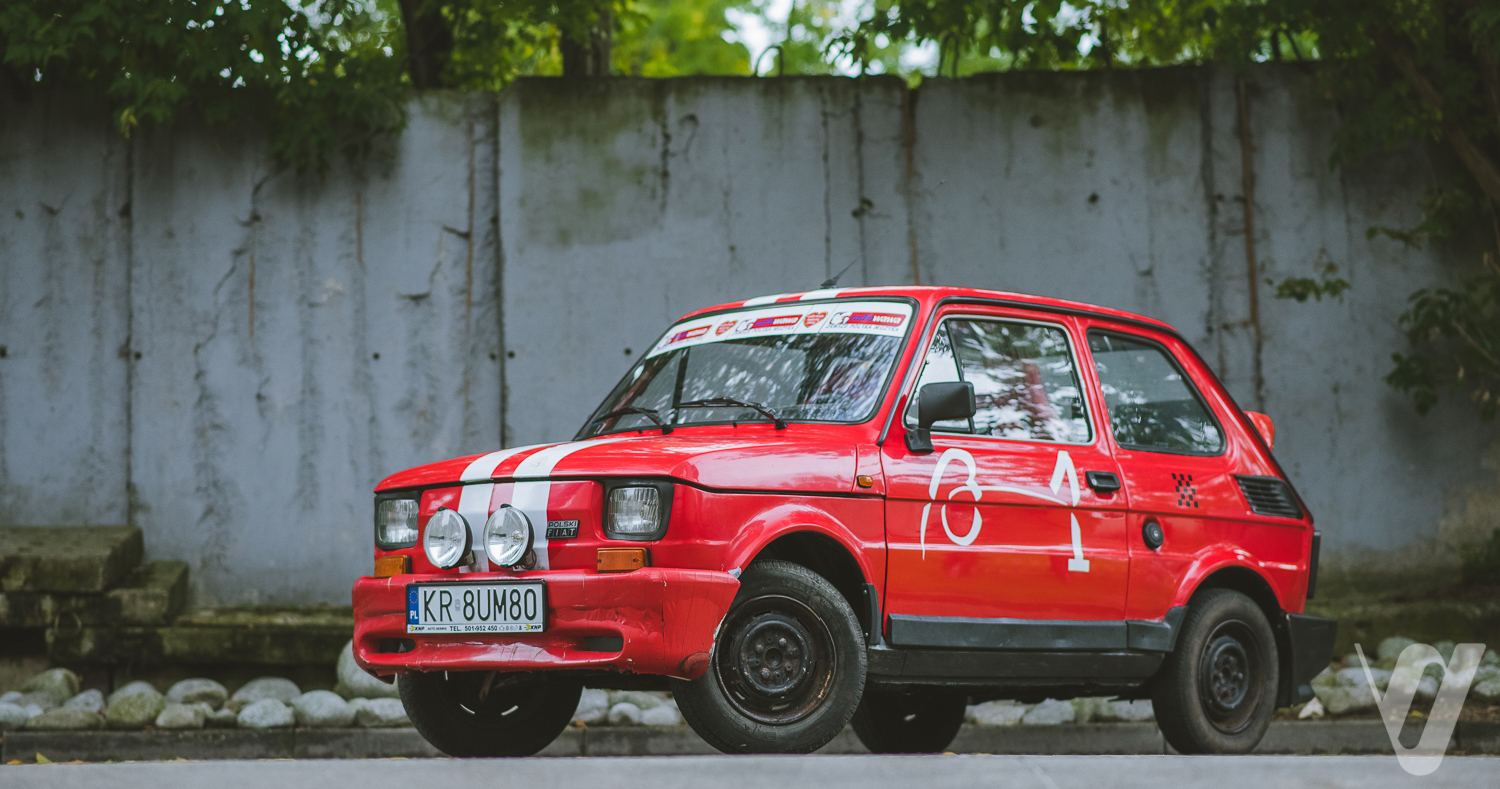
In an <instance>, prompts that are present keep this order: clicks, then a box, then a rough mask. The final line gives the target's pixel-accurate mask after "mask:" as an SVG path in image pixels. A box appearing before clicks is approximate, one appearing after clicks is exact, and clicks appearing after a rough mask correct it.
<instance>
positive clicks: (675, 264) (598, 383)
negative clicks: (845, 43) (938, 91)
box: [500, 78, 906, 445]
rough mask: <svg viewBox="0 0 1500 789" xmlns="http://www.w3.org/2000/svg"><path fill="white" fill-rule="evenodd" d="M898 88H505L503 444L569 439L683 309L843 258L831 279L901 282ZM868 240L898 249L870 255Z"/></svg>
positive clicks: (828, 270)
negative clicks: (896, 174)
mask: <svg viewBox="0 0 1500 789" xmlns="http://www.w3.org/2000/svg"><path fill="white" fill-rule="evenodd" d="M902 91H903V86H902V84H901V83H900V82H899V81H897V80H894V79H881V80H870V81H868V82H866V83H863V84H860V83H857V82H855V81H853V80H828V79H800V78H799V79H780V80H760V79H691V80H609V81H605V82H589V81H576V80H561V79H528V80H521V81H520V82H518V83H517V84H516V86H515V87H513V88H512V89H511V90H509V91H508V92H507V93H505V94H504V95H503V96H502V98H501V105H500V129H501V132H500V140H501V142H500V149H501V152H500V201H501V205H502V208H501V211H500V227H501V231H500V236H501V239H502V244H503V249H504V258H505V269H504V293H505V295H504V309H503V311H502V314H503V315H504V319H505V345H506V356H507V364H506V388H507V401H506V440H507V443H508V444H510V445H519V444H530V443H534V442H539V441H557V440H562V439H565V438H569V437H571V436H572V435H573V433H574V432H576V431H577V430H578V428H579V427H580V426H581V424H582V422H583V420H584V418H586V417H587V416H588V414H589V413H590V412H591V411H593V409H594V407H595V406H597V405H598V404H599V401H600V400H601V399H602V398H603V397H604V395H605V394H606V393H607V392H608V391H609V388H610V387H611V386H612V385H613V384H614V383H615V381H616V380H618V378H619V377H620V375H622V374H623V373H624V372H625V371H626V369H628V367H629V365H630V364H631V363H632V362H633V361H634V358H635V356H636V355H638V354H640V353H641V352H643V351H644V350H645V349H646V348H647V347H649V346H650V344H651V343H652V342H654V341H655V340H656V338H657V336H658V335H659V334H660V333H661V332H662V331H663V330H664V329H665V328H666V327H667V325H668V324H669V323H670V322H671V321H673V320H675V319H676V318H678V317H679V316H681V315H682V314H683V313H685V312H688V311H689V310H692V309H696V308H699V307H702V306H705V305H711V304H717V303H721V302H726V301H733V300H736V299H744V298H749V297H750V296H753V295H760V294H764V293H776V292H779V291H790V290H810V289H812V288H815V287H817V286H818V284H819V283H821V282H823V281H824V280H825V279H827V278H828V277H830V276H831V275H832V274H834V273H836V272H838V271H839V270H840V269H842V268H844V267H845V266H846V265H848V264H850V263H852V264H853V266H852V267H851V268H850V269H849V271H848V273H846V274H845V275H844V277H843V279H842V280H841V284H845V285H859V284H864V283H865V282H867V281H869V282H878V281H892V280H893V279H899V276H900V275H899V273H898V272H899V268H900V266H901V265H902V264H901V261H902V260H903V259H904V258H905V255H904V254H903V253H902V250H901V243H900V242H901V237H900V234H901V233H902V231H903V230H904V227H905V223H906V216H905V210H904V206H903V205H902V202H901V191H900V182H899V181H892V180H890V177H891V174H892V172H893V171H894V170H895V167H896V163H898V162H899V161H901V158H902V154H901V150H900V148H899V144H900V134H899V107H900V102H901V94H902ZM865 115H869V116H873V117H872V118H870V120H871V121H873V123H870V122H869V121H867V124H868V125H867V126H865V127H864V128H865V129H868V128H870V127H873V128H875V129H876V130H877V131H876V132H875V133H873V134H872V133H869V132H868V131H865V132H863V133H862V132H861V126H859V125H858V123H859V121H860V120H861V118H863V117H864V116H865ZM892 129H895V130H896V131H892ZM867 162H873V163H874V164H873V165H871V166H869V168H868V170H867V168H866V164H865V163H867ZM872 171H873V173H874V174H875V175H877V176H878V177H880V179H881V181H879V182H874V183H871V180H870V179H871V172H872ZM861 179H864V180H863V181H862V180H861ZM862 190H863V191H862ZM862 195H863V196H864V199H865V200H866V201H868V202H867V203H866V204H865V210H864V211H860V207H861V196H862ZM888 229H894V231H895V232H893V233H892V232H887V230H888ZM862 234H863V235H862ZM882 236H883V237H885V238H887V239H895V241H894V245H893V246H889V245H888V246H882V247H881V248H880V249H875V247H876V246H877V239H878V238H880V237H882ZM862 241H863V242H864V243H865V248H864V249H862V248H861V243H862ZM866 277H870V278H871V279H869V280H866Z"/></svg>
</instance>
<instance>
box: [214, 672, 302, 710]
mask: <svg viewBox="0 0 1500 789" xmlns="http://www.w3.org/2000/svg"><path fill="white" fill-rule="evenodd" d="M301 695H302V689H301V688H299V687H297V683H295V682H293V681H291V680H289V679H285V678H283V677H261V678H260V679H252V680H250V681H249V682H247V683H245V686H244V687H242V688H240V689H239V690H237V691H235V692H234V695H233V696H230V697H229V701H227V702H225V704H226V706H228V707H229V708H230V709H232V710H234V711H235V712H239V711H241V710H243V709H245V708H246V707H249V706H250V705H251V704H254V703H255V702H257V701H264V700H266V699H275V700H276V701H279V702H281V703H282V704H290V703H292V699H295V698H297V697H298V696H301Z"/></svg>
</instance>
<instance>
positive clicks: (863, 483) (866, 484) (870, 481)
mask: <svg viewBox="0 0 1500 789" xmlns="http://www.w3.org/2000/svg"><path fill="white" fill-rule="evenodd" d="M854 484H856V485H859V486H860V487H861V488H873V487H875V478H874V477H872V476H870V475H869V474H860V475H859V476H857V477H855V478H854Z"/></svg>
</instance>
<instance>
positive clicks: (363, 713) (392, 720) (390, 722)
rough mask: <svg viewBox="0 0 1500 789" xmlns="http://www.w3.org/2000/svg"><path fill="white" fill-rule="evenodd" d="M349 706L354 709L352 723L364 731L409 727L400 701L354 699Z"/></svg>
mask: <svg viewBox="0 0 1500 789" xmlns="http://www.w3.org/2000/svg"><path fill="white" fill-rule="evenodd" d="M349 706H351V707H353V708H354V723H355V724H356V725H358V726H361V727H364V728H366V729H388V728H394V727H397V726H410V725H411V719H410V718H408V717H406V707H404V706H402V704H401V700H400V699H355V700H354V701H351V702H349Z"/></svg>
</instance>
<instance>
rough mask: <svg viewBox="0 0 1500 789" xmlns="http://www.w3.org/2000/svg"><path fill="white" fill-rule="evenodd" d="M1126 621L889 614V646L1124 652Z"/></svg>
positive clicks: (1126, 638)
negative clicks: (1115, 650)
mask: <svg viewBox="0 0 1500 789" xmlns="http://www.w3.org/2000/svg"><path fill="white" fill-rule="evenodd" d="M1127 641H1128V636H1127V627H1126V624H1125V622H1124V621H1118V620H1117V621H1103V622H1093V621H1077V620H1069V619H1009V618H999V619H972V618H968V617H956V616H955V617H949V616H910V615H907V614H891V644H893V645H895V646H898V647H938V648H942V649H1004V650H1069V651H1072V650H1109V649H1125V648H1126V644H1127Z"/></svg>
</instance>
